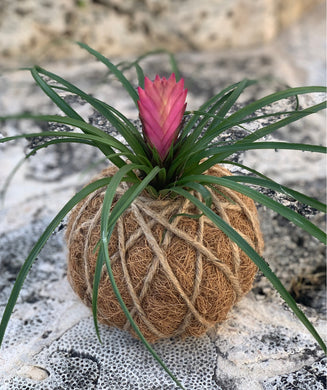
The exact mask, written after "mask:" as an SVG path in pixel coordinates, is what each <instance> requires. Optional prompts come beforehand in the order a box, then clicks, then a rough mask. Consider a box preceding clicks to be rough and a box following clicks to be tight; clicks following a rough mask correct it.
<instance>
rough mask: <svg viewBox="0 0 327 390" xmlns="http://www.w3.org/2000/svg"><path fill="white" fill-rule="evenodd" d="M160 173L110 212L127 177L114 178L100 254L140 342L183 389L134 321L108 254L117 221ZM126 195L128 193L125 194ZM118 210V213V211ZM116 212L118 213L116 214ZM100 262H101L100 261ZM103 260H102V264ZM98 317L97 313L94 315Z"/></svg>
mask: <svg viewBox="0 0 327 390" xmlns="http://www.w3.org/2000/svg"><path fill="white" fill-rule="evenodd" d="M159 171H160V168H159V167H155V168H153V170H152V171H151V172H150V173H149V175H148V176H147V177H145V178H144V179H143V181H142V182H140V183H139V184H135V185H134V186H133V187H132V188H131V189H130V190H131V192H130V193H129V195H128V197H127V198H125V199H124V200H123V201H122V199H123V197H124V195H123V197H121V198H120V200H119V201H118V202H120V203H121V204H120V205H119V206H118V207H117V205H118V202H117V204H116V206H115V207H114V208H113V210H112V211H111V212H110V209H111V205H112V200H113V197H114V194H115V193H116V189H117V187H118V185H119V183H120V181H121V178H122V177H123V176H124V175H125V172H122V171H118V172H117V173H116V175H115V176H114V177H113V178H112V181H111V183H110V184H109V186H108V188H107V191H106V193H105V196H104V200H103V206H102V214H101V240H100V254H101V255H103V256H104V261H105V264H106V267H107V271H108V275H109V279H110V282H111V285H112V288H113V290H114V293H115V295H116V297H117V299H118V302H119V304H120V306H121V308H122V310H123V311H124V313H125V315H126V317H127V319H128V321H129V322H130V324H131V326H132V328H133V329H134V331H135V332H136V334H137V335H138V337H139V338H140V340H141V341H142V342H143V344H144V345H145V347H146V348H147V349H148V351H149V352H150V353H151V355H152V356H153V357H154V359H155V360H157V361H158V362H159V364H160V365H161V366H162V368H163V369H164V370H165V371H166V372H167V374H168V375H169V376H170V377H171V378H172V379H173V381H174V382H175V383H176V384H177V385H178V386H179V387H180V388H182V389H183V386H182V385H181V383H180V382H179V381H178V380H177V378H176V377H175V376H174V375H173V374H172V373H171V372H170V370H169V369H168V368H167V367H166V365H165V364H164V362H163V361H162V360H161V359H160V357H159V356H158V354H157V353H156V352H155V350H154V349H153V348H152V347H151V345H150V344H149V343H148V342H147V340H146V339H145V338H144V336H143V334H142V332H141V331H140V329H139V328H138V326H137V325H136V323H135V321H134V320H133V318H132V316H131V315H130V313H129V310H128V308H127V306H126V304H125V302H124V300H123V298H122V296H121V294H120V292H119V289H118V287H117V284H116V281H115V277H114V274H113V272H112V268H111V261H110V257H109V252H108V245H109V239H110V235H111V233H112V231H113V228H114V226H115V224H116V222H117V219H118V218H119V217H120V216H121V215H122V214H123V212H124V211H125V210H126V209H127V208H128V207H129V206H130V204H131V203H132V201H133V200H134V199H135V198H136V197H137V196H138V195H139V194H140V193H141V192H142V191H143V190H144V189H145V188H146V187H147V185H148V184H149V183H150V182H151V181H152V180H153V178H154V177H155V176H156V175H157V174H158V172H159ZM125 194H126V192H125ZM117 210H118V211H117ZM115 211H116V213H115ZM98 261H99V260H98ZM101 261H102V260H100V263H101ZM93 314H94V315H96V312H95V313H94V312H93Z"/></svg>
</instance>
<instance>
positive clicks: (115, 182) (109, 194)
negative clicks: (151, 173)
mask: <svg viewBox="0 0 327 390" xmlns="http://www.w3.org/2000/svg"><path fill="white" fill-rule="evenodd" d="M142 168H143V167H142V166H140V165H136V164H129V165H125V166H124V167H122V168H120V169H119V170H118V172H116V173H115V174H114V175H113V176H112V178H111V180H110V183H109V185H108V188H107V191H106V197H105V199H106V205H107V209H106V210H104V211H103V214H102V218H104V217H103V215H104V212H105V211H106V212H107V216H109V215H110V209H111V205H112V201H113V199H114V196H115V194H116V191H117V187H118V186H119V184H120V183H121V181H122V180H123V178H124V177H125V175H127V174H128V173H129V172H130V171H132V170H133V169H142ZM103 204H104V202H103ZM102 223H103V222H102ZM101 226H102V225H101ZM113 228H114V226H113V227H112V230H113ZM101 231H102V230H101ZM111 233H112V232H111ZM111 233H110V234H111ZM103 263H104V253H103V250H102V248H101V249H100V251H99V253H98V258H97V262H96V266H95V273H94V279H93V294H92V312H93V321H94V326H95V330H96V334H97V336H98V339H99V340H100V341H101V338H100V332H99V326H98V319H97V313H98V309H97V307H98V290H99V285H100V279H101V271H102V265H103Z"/></svg>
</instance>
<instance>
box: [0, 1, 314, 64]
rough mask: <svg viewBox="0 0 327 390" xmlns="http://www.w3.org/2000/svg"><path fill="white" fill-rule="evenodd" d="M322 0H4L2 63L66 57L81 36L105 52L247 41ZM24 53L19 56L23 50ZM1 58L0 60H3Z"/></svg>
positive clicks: (264, 37) (262, 37)
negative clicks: (12, 59) (71, 41)
mask: <svg viewBox="0 0 327 390" xmlns="http://www.w3.org/2000/svg"><path fill="white" fill-rule="evenodd" d="M319 3H322V0H297V1H294V0H278V1H276V0H260V1H256V2H253V1H252V0H228V1H226V0H216V1H212V0H202V1H201V2H200V3H199V2H198V1H197V0H187V1H174V0H162V1H157V0H130V1H120V0H113V1H111V0H110V1H109V0H96V1H95V0H93V1H92V0H41V1H37V2H36V1H34V0H20V1H19V2H17V1H11V0H2V1H1V4H0V40H1V48H0V62H2V61H3V62H4V63H3V66H6V64H5V61H7V60H8V59H9V58H13V57H16V59H17V60H18V61H21V62H23V63H28V62H33V60H35V58H37V59H38V62H39V61H40V59H42V58H49V56H51V57H53V58H67V53H69V57H70V58H71V57H72V55H73V54H74V55H75V56H81V55H82V54H83V53H82V52H80V51H78V50H77V49H76V47H74V46H73V45H72V44H71V43H70V40H73V41H75V40H81V41H84V42H86V43H88V44H90V45H91V46H93V47H94V48H95V49H97V50H99V51H101V52H103V53H105V54H107V55H110V56H117V55H125V56H126V55H127V54H131V53H143V52H144V51H147V50H152V49H154V48H158V47H161V48H166V49H169V50H173V51H175V52H176V51H181V50H182V51H188V50H194V49H195V50H208V49H209V50H216V49H221V48H228V47H249V46H253V45H256V44H260V43H264V42H268V41H270V40H271V39H272V38H274V37H275V36H276V34H277V33H278V32H279V31H280V30H281V29H282V28H284V27H285V26H288V25H289V24H290V23H292V22H294V21H295V20H296V19H298V18H299V17H300V16H301V15H302V14H303V13H304V12H306V11H307V10H308V9H309V8H310V7H312V6H313V5H316V4H319ZM22 53H23V54H22ZM1 60H2V61H1Z"/></svg>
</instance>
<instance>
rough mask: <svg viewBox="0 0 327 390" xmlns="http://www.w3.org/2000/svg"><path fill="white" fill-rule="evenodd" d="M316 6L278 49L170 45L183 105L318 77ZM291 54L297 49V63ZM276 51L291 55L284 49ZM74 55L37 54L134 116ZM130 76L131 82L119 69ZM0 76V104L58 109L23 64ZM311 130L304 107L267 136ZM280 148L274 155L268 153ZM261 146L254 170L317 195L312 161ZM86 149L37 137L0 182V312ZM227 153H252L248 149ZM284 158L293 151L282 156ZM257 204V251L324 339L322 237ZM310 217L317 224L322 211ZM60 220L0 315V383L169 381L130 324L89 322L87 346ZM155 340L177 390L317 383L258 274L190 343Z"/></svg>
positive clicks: (167, 388)
mask: <svg viewBox="0 0 327 390" xmlns="http://www.w3.org/2000/svg"><path fill="white" fill-rule="evenodd" d="M126 6H128V2H126ZM318 16H319V13H318V14H315V17H314V18H313V19H311V24H310V23H308V24H304V30H302V29H301V28H299V27H296V29H295V30H293V29H292V30H290V31H289V32H287V34H286V35H285V36H284V38H283V42H282V45H281V42H276V43H274V45H273V46H270V47H267V48H265V49H255V50H252V51H247V52H242V51H238V52H237V53H234V52H228V53H216V54H215V53H211V54H196V53H185V54H181V55H179V56H178V60H179V63H180V67H181V70H182V72H183V75H184V76H185V77H186V79H187V80H188V83H189V85H188V88H189V90H190V96H189V108H195V107H198V105H199V104H201V103H202V102H203V101H204V100H205V99H207V98H208V97H210V96H212V95H213V94H214V93H217V92H218V90H220V89H221V88H222V87H224V86H226V85H227V84H229V83H232V82H235V81H238V80H240V79H242V78H243V77H254V76H255V77H266V76H270V80H271V82H270V83H261V84H260V85H258V86H256V87H254V88H252V89H251V90H249V92H248V93H247V94H246V95H245V97H244V99H242V101H241V102H242V103H244V102H246V101H249V99H253V98H255V97H257V96H262V95H263V94H264V93H267V92H271V91H274V90H277V89H279V88H282V87H284V86H285V84H291V85H292V86H295V85H303V84H308V82H310V80H315V83H316V84H323V83H325V74H324V72H323V69H324V68H325V63H324V61H325V56H324V55H323V53H324V52H323V50H319V46H315V45H320V43H319V40H317V37H319V36H323V35H319V31H321V28H322V27H321V26H322V24H324V23H322V24H321V23H320V24H319V23H318V22H317V20H320V21H321V20H322V19H319V18H318V19H317V17H318ZM309 20H310V17H309ZM296 32H297V33H296ZM309 32H310V34H309ZM288 37H289V38H290V40H287V38H288ZM296 37H297V38H298V39H299V40H301V42H302V46H301V45H300V43H299V42H298V41H297V40H296V39H295V38H296ZM304 44H305V46H303V45H304ZM317 47H318V49H317ZM315 48H316V49H315ZM303 52H305V53H310V60H311V61H310V63H309V62H308V61H307V59H306V58H304V55H303ZM285 53H288V54H289V55H291V58H287V57H285ZM144 64H145V68H146V73H147V74H148V75H149V76H150V77H153V76H154V74H155V73H157V72H158V73H161V74H167V73H168V72H169V65H168V61H167V58H166V57H164V56H161V57H159V58H153V59H149V60H147V61H145V63H144ZM85 65H86V64H83V65H82V66H80V65H79V64H73V65H71V66H70V67H68V66H67V63H63V64H50V65H49V67H48V68H49V69H52V70H54V71H55V72H56V73H58V74H60V75H62V76H63V77H64V78H66V79H67V80H69V81H71V82H73V83H77V85H78V86H80V87H81V88H83V89H85V90H87V91H90V92H91V93H94V94H95V95H96V96H97V97H99V98H100V99H104V100H106V101H107V102H109V103H112V104H113V105H114V106H115V107H118V108H119V109H120V110H122V112H123V113H124V114H125V115H126V116H127V117H130V118H133V119H136V116H137V113H136V110H135V107H134V106H133V103H132V102H130V100H128V99H126V94H125V93H124V92H123V91H122V89H121V87H120V86H119V85H118V84H117V83H116V82H115V81H114V80H112V79H111V78H109V79H108V78H106V73H105V69H104V67H103V65H101V64H98V63H93V62H89V63H87V66H85ZM129 76H130V77H132V78H133V77H134V80H135V76H133V75H132V73H129ZM135 83H136V81H135ZM0 86H1V88H0V113H1V114H2V113H13V112H17V111H20V110H23V109H25V110H31V111H34V112H35V111H38V112H44V113H46V112H51V113H56V112H57V109H56V108H54V107H53V106H52V105H51V104H50V103H49V102H48V101H47V99H46V98H45V97H44V95H43V94H42V93H41V92H40V90H39V89H38V88H37V87H35V85H34V83H33V81H32V80H31V77H30V76H29V75H28V74H27V73H22V72H14V73H7V74H5V75H3V76H2V77H1V78H0ZM66 99H70V97H69V96H67V97H66ZM317 99H318V98H317ZM286 103H287V104H289V105H290V106H292V104H293V102H292V101H288V102H285V104H286ZM307 103H308V101H306V100H304V101H302V102H301V104H307ZM73 105H74V108H75V107H77V106H78V107H79V109H78V110H79V112H80V113H81V115H83V116H84V117H85V118H88V117H89V116H90V115H92V110H90V109H89V107H87V105H81V104H80V102H74V103H73ZM91 120H92V121H93V122H94V123H96V124H97V125H98V126H99V127H102V128H105V127H106V124H105V123H104V122H103V120H102V118H101V117H98V116H94V115H92V117H91ZM44 128H45V127H44V125H41V124H40V123H34V122H33V123H32V125H31V122H29V121H22V122H16V121H12V122H10V121H8V122H6V123H5V124H4V125H3V126H2V127H1V132H2V133H3V135H13V134H17V133H20V132H22V131H29V132H32V131H33V132H34V131H39V130H41V129H44ZM308 129H310V131H308ZM324 133H325V116H324V114H317V115H314V116H311V117H309V118H307V119H306V120H304V121H301V122H298V123H296V126H289V127H287V128H286V129H284V130H283V131H280V132H278V133H276V134H275V137H276V138H278V139H283V140H292V141H294V142H319V141H320V142H323V139H324V138H325V134H324ZM26 145H27V142H25V141H20V142H15V143H12V144H11V145H9V144H7V145H6V146H4V145H0V166H1V173H0V187H2V185H3V184H4V180H5V177H6V174H5V175H3V172H5V173H8V172H9V170H10V169H12V167H13V165H14V164H15V163H16V162H17V161H18V159H19V158H20V156H22V154H23V153H22V151H23V150H25V151H27V150H29V149H28V148H27V146H26ZM251 153H252V152H251ZM282 153H285V156H286V157H285V158H282V157H281V155H282ZM262 156H264V158H262ZM267 156H268V155H267V153H266V151H263V154H258V156H257V157H256V160H255V162H256V164H258V165H256V167H257V169H259V170H262V171H263V172H264V173H265V174H267V175H268V176H272V175H276V176H277V179H278V180H279V181H282V182H283V183H284V184H285V185H291V186H293V187H296V188H297V189H298V190H301V191H303V192H305V193H307V194H309V195H312V196H316V197H318V198H319V199H320V200H322V201H324V199H325V197H326V184H325V173H324V167H325V160H324V158H320V159H319V160H316V159H312V158H311V157H310V158H309V159H308V154H307V153H299V154H298V156H297V157H296V168H297V169H296V170H291V169H290V168H289V167H290V157H287V156H288V152H277V153H276V152H273V153H271V155H270V156H269V161H267V159H268V157H267ZM310 156H311V155H310ZM99 157H100V156H99V155H97V154H96V153H95V154H93V152H92V151H91V150H89V149H87V148H86V147H85V148H80V147H74V148H73V147H71V148H67V149H66V148H63V149H62V148H61V147H51V148H50V147H49V148H47V149H46V150H45V151H44V153H43V154H41V152H38V153H37V154H36V156H34V157H33V159H31V160H30V162H28V163H26V164H25V165H24V166H23V167H22V168H21V170H19V171H18V173H17V177H15V178H14V180H13V182H12V183H11V186H10V188H9V190H8V194H7V198H6V203H5V208H4V209H2V210H1V211H0V221H1V222H0V269H1V273H0V313H1V314H2V312H3V310H4V305H5V303H6V301H7V299H8V296H9V293H10V290H11V286H12V283H13V281H14V279H15V277H16V275H17V272H18V270H19V268H20V266H21V264H22V262H23V260H24V258H25V256H26V255H27V253H28V252H29V250H30V249H31V247H32V246H33V244H34V243H35V241H36V239H37V237H39V235H40V234H41V233H42V231H43V230H44V228H45V227H46V226H47V224H48V223H49V222H50V220H51V219H52V218H53V216H54V215H55V214H56V212H57V211H58V210H59V209H60V207H62V206H63V204H64V203H65V202H66V201H67V200H68V199H69V198H70V197H71V196H72V194H73V193H74V192H75V191H76V189H78V188H80V186H81V185H83V184H84V183H85V182H87V181H88V179H89V177H90V176H91V175H92V174H93V173H94V172H95V171H98V170H100V169H101V167H102V165H101V164H100V165H98V166H97V167H93V166H91V167H90V163H91V162H97V161H98V158H99ZM239 157H240V158H243V161H247V162H248V161H250V159H251V158H252V160H251V161H254V160H253V157H252V156H251V154H246V155H245V156H239ZM291 158H292V161H294V158H295V156H294V155H292V156H291ZM76 161H78V163H76ZM276 167H278V168H279V169H278V171H277V170H276V169H275V168H276ZM89 168H90V169H89ZM77 172H82V173H83V174H76V173H77ZM304 172H305V173H306V174H305V175H304ZM270 195H271V196H274V197H276V194H272V193H270ZM279 199H280V200H281V202H282V203H283V204H285V205H288V206H290V207H292V208H295V209H296V210H298V211H300V212H301V213H304V215H308V214H312V210H310V209H307V208H304V209H303V208H301V207H300V205H299V204H298V203H297V202H294V201H293V200H292V199H291V198H289V197H287V196H283V197H279ZM259 212H260V215H261V220H262V229H263V233H264V236H265V241H266V251H265V255H264V256H265V259H266V260H267V261H268V262H269V264H270V266H271V268H272V269H273V270H274V271H275V272H276V273H277V274H278V276H279V277H280V278H281V280H282V281H283V283H284V284H285V285H286V286H287V287H288V288H289V289H290V291H292V293H293V295H294V296H295V298H296V299H297V301H298V302H299V303H300V304H301V307H302V309H303V310H304V311H305V313H306V314H307V316H308V317H309V319H310V320H311V321H312V322H313V323H314V325H315V326H316V327H317V329H318V331H319V332H320V334H321V335H322V336H323V338H324V339H325V340H326V338H327V334H326V287H325V275H326V268H325V252H324V251H325V248H324V246H323V245H322V244H319V243H318V242H317V241H316V240H314V239H312V238H310V237H309V235H307V234H304V233H303V231H302V230H301V229H299V228H294V226H292V225H291V224H290V223H288V222H286V221H285V219H283V218H281V217H278V216H277V215H276V214H275V213H273V212H270V211H268V210H266V209H265V208H264V207H261V208H259ZM313 214H315V213H313ZM311 218H313V221H314V222H315V223H318V224H319V225H320V226H322V227H323V226H324V223H325V222H324V218H323V217H322V216H321V214H319V213H318V214H315V215H313V216H312V217H311ZM64 225H65V222H64V221H63V223H62V224H61V225H60V226H59V228H58V229H57V230H56V233H55V234H53V235H52V236H51V239H50V240H49V242H48V243H47V245H46V246H45V248H44V249H43V251H42V252H41V253H40V255H39V256H38V259H37V261H36V262H35V264H34V265H33V267H32V269H31V272H30V274H29V276H28V278H27V280H26V283H25V285H24V288H23V290H22V292H21V295H20V298H19V300H18V303H17V306H16V308H15V311H14V314H13V316H12V318H11V321H10V323H9V327H8V330H7V333H6V336H5V339H4V344H3V347H2V349H1V352H0V388H1V390H2V389H4V390H16V389H19V390H21V389H24V390H32V389H42V390H54V389H56V390H59V389H61V390H71V389H83V390H84V389H85V390H86V389H96V390H98V389H105V390H108V389H110V390H111V389H114V390H115V389H117V390H127V389H128V390H129V389H132V390H137V389H145V390H153V389H158V390H173V389H175V388H176V387H175V386H174V384H173V383H172V382H171V381H170V380H169V378H168V377H167V376H166V374H165V373H163V372H162V370H161V369H160V368H159V366H158V365H157V364H156V363H155V362H154V361H153V360H152V358H151V357H150V355H149V354H148V353H147V352H146V351H145V349H144V348H143V347H142V346H141V344H140V343H139V342H138V341H136V340H134V339H132V338H131V336H130V335H129V334H126V333H124V332H121V331H118V330H116V329H112V328H105V327H102V326H101V328H100V332H101V337H102V341H103V344H100V343H99V342H98V340H97V338H96V335H95V331H94V327H93V322H92V318H91V315H90V312H89V310H88V309H87V308H85V307H84V306H83V305H82V304H81V303H80V302H79V301H78V299H77V298H76V297H75V296H74V294H73V292H72V290H71V289H70V287H69V285H68V282H67V280H66V274H65V273H66V263H65V251H66V249H65V245H64V243H63V232H64ZM155 348H156V350H157V352H158V353H159V354H160V356H161V357H162V358H163V359H164V361H165V362H166V363H167V365H168V366H169V367H170V368H171V369H172V370H173V372H174V373H175V374H176V375H177V376H178V378H179V379H180V380H181V381H182V383H183V384H184V385H185V387H186V388H187V389H188V390H190V389H192V390H193V389H201V390H202V389H203V390H206V389H210V390H225V389H226V390H229V389H237V390H249V389H251V390H252V389H253V390H259V389H260V390H261V389H264V390H281V389H282V390H284V389H299V390H304V389H308V390H309V389H310V390H311V389H313V390H319V389H323V388H325V387H326V361H325V359H324V358H323V354H322V352H321V350H320V349H319V347H318V346H317V344H316V343H315V341H314V340H313V339H312V337H311V335H310V334H309V333H308V332H307V331H306V329H305V328H304V327H303V326H302V325H301V324H300V323H299V321H298V320H297V319H296V318H295V317H294V315H293V314H292V313H291V312H290V310H289V309H287V307H286V306H285V304H283V302H282V300H281V299H280V298H279V297H278V295H277V294H276V292H275V291H274V290H273V288H272V287H271V285H270V284H269V283H268V282H267V280H266V279H265V278H264V277H263V276H262V275H261V274H260V273H259V274H258V277H257V279H256V282H255V286H254V289H253V291H252V292H251V293H250V294H249V295H247V296H246V297H245V298H244V299H243V300H242V301H241V302H240V303H239V305H237V306H236V307H235V309H234V310H233V311H232V312H231V314H230V316H229V318H228V320H227V321H226V322H224V323H223V324H222V325H220V326H219V327H217V329H216V330H212V331H211V332H210V333H209V334H208V335H206V336H204V337H203V338H200V339H193V338H189V339H187V340H186V341H181V340H179V339H172V340H166V341H163V342H160V343H158V344H156V345H155Z"/></svg>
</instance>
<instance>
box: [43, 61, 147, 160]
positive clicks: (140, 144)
mask: <svg viewBox="0 0 327 390" xmlns="http://www.w3.org/2000/svg"><path fill="white" fill-rule="evenodd" d="M36 69H37V71H38V72H39V73H41V74H44V75H46V76H47V77H49V78H51V79H53V80H55V81H57V82H58V83H60V84H62V85H64V86H66V87H67V91H69V92H71V93H74V94H76V95H78V96H80V97H81V98H82V99H84V100H85V101H87V102H88V103H89V104H91V105H92V106H93V107H94V108H95V109H96V110H97V111H98V112H99V113H100V114H102V115H103V116H104V117H105V118H106V119H108V121H109V122H110V123H111V124H112V125H113V126H114V127H115V128H116V130H117V131H118V132H119V133H120V134H121V135H122V136H123V137H124V139H125V140H126V142H127V144H128V145H129V146H130V147H131V148H132V149H133V150H134V151H135V153H137V154H144V151H143V149H144V140H143V138H142V137H141V135H140V133H139V131H138V130H137V129H136V127H135V126H134V125H133V124H132V122H131V121H130V120H129V119H127V118H126V117H125V116H124V115H123V114H122V113H121V112H119V111H118V110H116V109H115V108H114V107H112V106H110V105H109V104H107V103H104V102H102V101H101V100H99V99H96V98H94V97H92V96H90V95H89V94H87V93H85V92H83V91H82V90H81V89H79V88H77V87H76V86H74V85H73V84H71V83H69V82H68V81H67V80H65V79H63V78H61V77H59V76H57V75H56V74H54V73H51V72H48V71H46V70H45V69H42V68H40V67H36ZM53 88H55V89H61V88H60V87H58V86H53ZM119 119H120V120H119Z"/></svg>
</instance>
